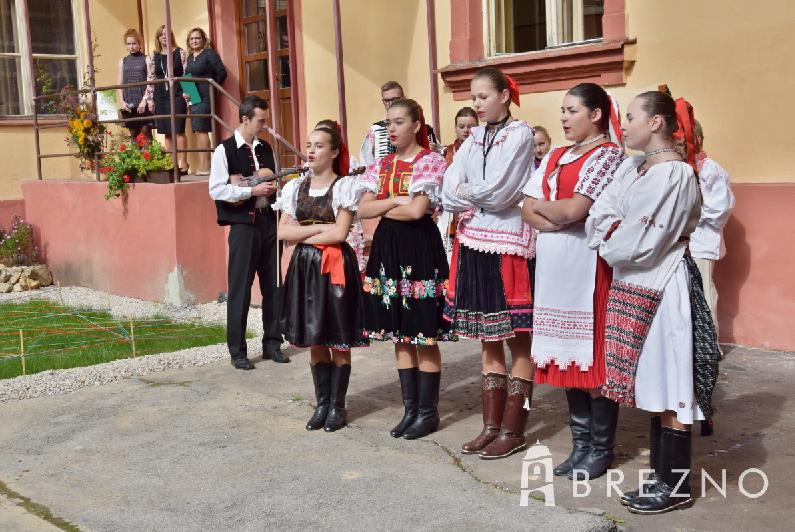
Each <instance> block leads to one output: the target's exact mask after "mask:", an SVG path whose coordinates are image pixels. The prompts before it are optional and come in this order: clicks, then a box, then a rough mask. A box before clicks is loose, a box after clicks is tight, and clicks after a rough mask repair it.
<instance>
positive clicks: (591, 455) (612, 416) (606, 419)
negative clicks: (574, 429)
mask: <svg viewBox="0 0 795 532" xmlns="http://www.w3.org/2000/svg"><path fill="white" fill-rule="evenodd" d="M617 426H618V403H616V402H615V401H611V400H610V399H608V398H607V397H596V398H592V399H591V448H590V449H589V451H588V454H586V455H585V457H584V458H583V459H582V460H580V461H579V462H578V463H577V464H575V465H574V466H572V470H571V472H570V473H569V475H568V477H569V478H577V479H578V480H583V479H586V478H590V479H594V478H598V477H601V476H602V475H604V474H605V473H606V472H607V469H608V468H609V467H610V464H611V463H612V462H613V447H614V446H615V443H616V427H617ZM575 475H576V476H575Z"/></svg>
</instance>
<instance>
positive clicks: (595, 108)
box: [522, 83, 624, 478]
mask: <svg viewBox="0 0 795 532" xmlns="http://www.w3.org/2000/svg"><path fill="white" fill-rule="evenodd" d="M617 109H618V106H617V104H615V103H614V102H613V100H612V99H611V98H610V96H609V95H608V94H607V93H606V92H605V91H604V89H603V88H602V87H600V86H599V85H596V84H595V83H581V84H579V85H576V86H575V87H573V88H572V89H571V90H569V91H568V92H567V93H566V96H565V97H564V99H563V105H562V106H561V117H560V121H561V124H562V126H563V133H564V135H565V137H566V139H567V140H569V141H573V142H574V144H572V145H570V146H565V147H562V148H556V149H555V150H553V151H551V152H550V153H548V154H547V155H546V156H545V157H544V159H543V160H542V161H541V164H540V165H539V168H538V170H536V172H535V173H534V174H533V177H532V179H531V180H530V182H529V183H528V184H527V186H526V187H525V189H524V191H523V192H524V193H525V195H526V196H527V199H526V200H525V202H524V205H523V207H522V214H523V216H524V219H525V220H526V221H527V222H528V223H529V224H530V225H531V226H533V227H534V228H535V229H536V230H538V231H539V235H538V239H537V241H536V257H537V258H536V270H535V275H536V278H535V290H534V293H533V298H534V301H533V306H534V309H533V346H532V349H531V353H532V357H533V361H534V362H535V363H536V365H537V368H536V376H535V381H536V383H538V384H550V385H552V386H560V387H563V388H566V399H567V400H568V404H569V417H570V427H571V435H572V441H573V450H572V451H571V454H570V455H569V457H568V458H567V459H566V460H565V461H564V462H563V463H562V464H560V465H558V466H557V467H556V468H555V469H554V473H555V475H567V476H568V477H569V478H575V476H576V477H577V478H580V477H585V478H596V477H599V476H601V475H603V474H604V473H605V472H606V471H607V468H608V467H610V464H611V462H612V459H613V446H614V442H615V434H616V426H617V423H618V403H616V402H615V401H611V400H610V399H607V398H606V397H602V396H601V395H600V394H599V391H598V388H599V387H600V386H602V385H603V384H604V382H605V356H604V338H605V312H606V308H607V291H608V289H609V288H610V280H611V279H612V269H611V268H610V266H608V265H607V263H606V262H605V261H604V260H603V259H601V258H599V255H598V254H597V252H596V251H594V250H592V249H590V248H589V247H588V240H587V238H586V235H585V225H584V222H585V219H586V218H587V217H588V210H589V209H590V208H591V205H593V203H594V201H596V199H597V198H598V197H599V195H600V194H601V193H602V191H603V190H604V189H605V187H606V186H607V185H608V184H609V183H610V181H611V180H612V179H613V174H614V173H615V171H616V169H617V168H618V166H619V165H620V164H621V161H622V160H623V158H624V154H623V150H622V148H621V147H620V142H621V141H620V138H619V134H620V130H619V127H620V126H619V124H620V122H619V115H618V110H617Z"/></svg>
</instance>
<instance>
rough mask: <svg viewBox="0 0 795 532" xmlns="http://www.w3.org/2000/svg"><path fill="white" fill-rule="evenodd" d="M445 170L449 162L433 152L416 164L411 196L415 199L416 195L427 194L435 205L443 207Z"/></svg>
mask: <svg viewBox="0 0 795 532" xmlns="http://www.w3.org/2000/svg"><path fill="white" fill-rule="evenodd" d="M445 169H447V161H445V160H444V157H442V156H441V155H439V154H438V153H436V152H431V153H429V154H427V155H425V156H424V157H423V158H422V159H420V160H419V161H417V162H416V163H414V169H413V172H412V175H411V183H409V196H411V197H412V198H413V197H414V195H415V194H426V195H427V196H428V198H429V199H430V200H431V203H432V204H433V205H441V203H442V197H441V196H442V182H443V181H444V171H445Z"/></svg>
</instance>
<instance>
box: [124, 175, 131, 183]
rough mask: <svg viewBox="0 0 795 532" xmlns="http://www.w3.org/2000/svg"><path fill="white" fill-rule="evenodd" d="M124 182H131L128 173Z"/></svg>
mask: <svg viewBox="0 0 795 532" xmlns="http://www.w3.org/2000/svg"><path fill="white" fill-rule="evenodd" d="M124 182H125V183H129V182H130V176H128V175H126V176H124Z"/></svg>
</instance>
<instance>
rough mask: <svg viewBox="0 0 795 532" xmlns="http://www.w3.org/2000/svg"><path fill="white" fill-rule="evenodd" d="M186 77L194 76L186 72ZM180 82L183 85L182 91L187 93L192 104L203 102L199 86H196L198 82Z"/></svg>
mask: <svg viewBox="0 0 795 532" xmlns="http://www.w3.org/2000/svg"><path fill="white" fill-rule="evenodd" d="M184 77H186V78H191V77H193V76H191V75H190V74H185V76H184ZM179 84H180V85H181V86H182V92H184V93H185V94H187V95H188V97H189V98H190V104H191V105H196V104H198V103H201V101H202V97H201V94H199V87H197V86H196V83H194V82H193V81H180V82H179Z"/></svg>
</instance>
